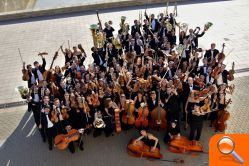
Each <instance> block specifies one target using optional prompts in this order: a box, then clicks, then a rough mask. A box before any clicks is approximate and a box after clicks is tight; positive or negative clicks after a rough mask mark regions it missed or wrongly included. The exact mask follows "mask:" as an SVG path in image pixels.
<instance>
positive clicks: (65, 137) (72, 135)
mask: <svg viewBox="0 0 249 166" xmlns="http://www.w3.org/2000/svg"><path fill="white" fill-rule="evenodd" d="M79 138H80V133H79V131H78V130H76V129H72V130H70V131H69V132H68V133H67V134H59V135H57V136H56V137H55V139H54V145H55V147H56V148H57V149H59V150H64V149H66V148H67V147H68V144H69V143H70V142H73V141H77V140H78V139H79Z"/></svg>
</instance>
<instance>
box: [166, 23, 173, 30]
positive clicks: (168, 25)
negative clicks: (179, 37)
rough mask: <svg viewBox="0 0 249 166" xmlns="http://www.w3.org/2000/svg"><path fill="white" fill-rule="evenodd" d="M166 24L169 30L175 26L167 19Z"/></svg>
mask: <svg viewBox="0 0 249 166" xmlns="http://www.w3.org/2000/svg"><path fill="white" fill-rule="evenodd" d="M165 26H166V28H167V31H172V29H173V26H172V25H171V24H170V22H168V21H165Z"/></svg>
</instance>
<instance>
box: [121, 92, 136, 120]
mask: <svg viewBox="0 0 249 166" xmlns="http://www.w3.org/2000/svg"><path fill="white" fill-rule="evenodd" d="M130 98H131V94H130ZM124 109H125V112H124V113H123V115H122V122H123V123H124V124H128V125H133V124H134V123H135V116H134V111H135V103H134V101H133V100H131V99H129V100H126V101H125V107H124Z"/></svg>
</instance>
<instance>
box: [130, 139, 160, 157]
mask: <svg viewBox="0 0 249 166" xmlns="http://www.w3.org/2000/svg"><path fill="white" fill-rule="evenodd" d="M134 141H135V139H131V140H130V142H129V143H128V145H127V152H128V154H130V155H132V156H134V157H147V158H155V159H161V158H163V155H162V154H161V153H160V150H159V149H158V148H156V149H155V150H153V151H152V150H151V148H150V147H149V146H148V145H146V144H145V143H144V142H143V141H137V142H136V144H134Z"/></svg>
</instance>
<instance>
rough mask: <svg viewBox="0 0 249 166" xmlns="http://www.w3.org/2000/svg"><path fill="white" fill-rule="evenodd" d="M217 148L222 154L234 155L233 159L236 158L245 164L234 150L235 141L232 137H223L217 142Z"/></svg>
mask: <svg viewBox="0 0 249 166" xmlns="http://www.w3.org/2000/svg"><path fill="white" fill-rule="evenodd" d="M217 147H218V150H219V151H220V152H221V153H222V154H224V155H229V154H232V155H233V157H235V158H236V160H238V161H239V162H240V163H241V164H243V163H244V160H243V159H242V158H241V157H240V156H239V155H238V154H237V153H236V152H235V150H234V148H235V143H234V141H233V140H232V139H231V138H230V137H228V136H224V137H222V138H221V139H220V140H219V141H218V142H217Z"/></svg>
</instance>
